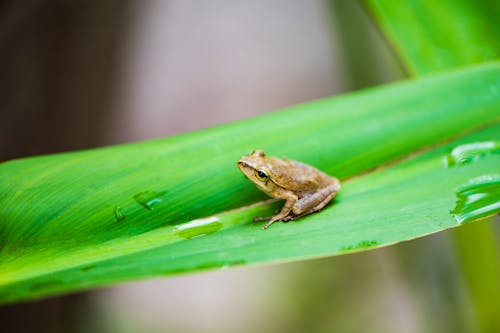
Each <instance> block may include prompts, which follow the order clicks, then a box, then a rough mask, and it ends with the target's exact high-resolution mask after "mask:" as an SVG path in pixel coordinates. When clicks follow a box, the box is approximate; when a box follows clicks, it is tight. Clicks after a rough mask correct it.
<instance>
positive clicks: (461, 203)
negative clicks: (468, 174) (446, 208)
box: [450, 174, 500, 223]
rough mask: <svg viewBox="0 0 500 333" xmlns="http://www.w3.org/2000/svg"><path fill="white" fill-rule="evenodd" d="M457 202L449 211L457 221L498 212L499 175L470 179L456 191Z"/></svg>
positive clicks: (466, 220) (468, 220) (499, 202)
mask: <svg viewBox="0 0 500 333" xmlns="http://www.w3.org/2000/svg"><path fill="white" fill-rule="evenodd" d="M455 194H456V196H457V203H456V205H455V208H454V209H453V210H451V211H450V213H451V215H452V216H453V217H454V218H455V220H456V221H457V222H458V223H466V222H470V221H473V220H476V219H479V218H483V217H487V216H491V215H494V214H498V213H499V212H500V175H497V174H494V175H484V176H480V177H477V178H474V179H472V180H470V181H469V182H468V183H467V184H466V185H464V186H461V187H459V188H458V189H457V190H456V192H455Z"/></svg>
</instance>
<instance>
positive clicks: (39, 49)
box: [0, 0, 500, 332]
mask: <svg viewBox="0 0 500 333" xmlns="http://www.w3.org/2000/svg"><path fill="white" fill-rule="evenodd" d="M0 68H1V71H2V76H0V109H1V110H2V118H3V121H2V122H1V124H0V154H1V155H0V161H3V160H8V159H12V158H17V157H23V156H31V155H37V154H45V153H54V152H60V151H68V150H76V149H85V148H92V147H98V146H103V145H108V144H117V143H122V142H129V141H136V140H144V139H149V138H153V137H160V136H168V135H173V134H177V133H182V132H185V131H190V130H195V129H199V128H204V127H208V126H213V125H216V124H221V123H225V122H228V121H233V120H237V119H242V118H245V117H249V116H252V115H256V114H260V113H264V112H270V111H273V110H275V109H278V108H281V107H285V106H288V105H292V104H296V103H300V102H304V101H308V100H311V99H316V98H320V97H324V96H330V95H335V94H340V93H343V92H347V91H353V90H358V89H362V88H366V87H370V86H375V85H379V84H383V83H387V82H392V81H397V80H400V79H403V78H404V77H405V75H406V74H405V70H404V69H403V68H402V66H401V65H400V63H399V60H398V58H397V56H396V53H395V51H393V50H392V49H391V48H390V47H389V45H388V44H387V42H386V40H385V39H384V38H383V36H382V35H381V34H380V31H379V30H378V29H377V27H376V26H375V25H374V23H373V22H372V21H371V20H370V17H369V15H368V13H367V12H366V11H365V10H364V8H363V7H362V5H361V4H360V3H358V2H355V1H343V0H330V1H319V0H314V1H308V0H289V1H287V0H273V1H264V0H258V1H251V2H243V1H230V0H214V1H203V0H189V1H182V0H169V1H167V0H165V1H161V0H151V1H138V0H136V1H131V0H128V1H118V0H110V1H81V0H74V1H62V0H61V1H57V0H53V1H44V0H34V1H31V2H29V3H28V2H24V3H21V2H16V1H6V2H4V3H3V4H2V5H0ZM201 162H202V161H201ZM498 237H499V230H498V216H497V221H490V222H487V223H486V222H483V223H476V224H471V225H466V226H463V227H461V228H459V229H457V230H451V231H447V232H443V233H440V234H437V235H432V236H428V237H425V238H423V239H418V240H414V241H411V242H407V243H403V244H400V245H396V246H392V247H389V248H384V249H381V250H376V251H370V252H364V253H359V254H353V255H347V256H341V257H333V258H328V259H320V260H311V261H306V262H300V263H290V264H280V265H269V266H257V267H245V268H236V269H229V270H226V271H222V272H208V273H199V274H194V275H187V276H179V277H173V278H168V279H157V280H150V281H144V282H136V283H129V284H124V285H120V286H117V287H112V288H106V289H101V290H96V291H92V292H86V293H80V294H75V295H70V296H65V297H58V298H52V299H48V300H44V301H38V302H29V303H23V304H18V305H11V306H3V307H0V323H1V324H2V327H3V328H5V329H6V331H8V332H10V331H13V332H14V331H15V332H255V331H259V332H495V331H497V330H500V319H498V318H497V315H496V313H495V312H496V311H495V310H496V309H497V307H498V306H497V304H498V299H499V298H496V296H500V295H498V290H499V288H500V287H499V283H500V282H499V281H498V280H496V277H498V276H500V271H499V270H500V263H499V262H498V255H499V249H498Z"/></svg>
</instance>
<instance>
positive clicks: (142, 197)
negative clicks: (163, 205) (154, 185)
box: [134, 191, 166, 210]
mask: <svg viewBox="0 0 500 333" xmlns="http://www.w3.org/2000/svg"><path fill="white" fill-rule="evenodd" d="M165 193H166V192H156V191H144V192H140V193H137V194H136V195H134V200H135V201H137V203H138V204H140V205H141V206H142V207H144V208H146V209H147V210H152V209H153V208H154V206H155V205H156V204H159V203H160V202H162V201H163V196H164V195H165Z"/></svg>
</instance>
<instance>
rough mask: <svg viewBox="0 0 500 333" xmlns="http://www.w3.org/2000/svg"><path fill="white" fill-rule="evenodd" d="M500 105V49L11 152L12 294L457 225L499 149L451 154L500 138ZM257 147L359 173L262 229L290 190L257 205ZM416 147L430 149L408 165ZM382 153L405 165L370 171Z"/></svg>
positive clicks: (343, 246) (2, 217)
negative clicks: (363, 83) (354, 83)
mask: <svg viewBox="0 0 500 333" xmlns="http://www.w3.org/2000/svg"><path fill="white" fill-rule="evenodd" d="M499 109H500V64H499V63H496V62H495V63H490V64H486V65H482V66H476V67H471V68H468V69H463V70H459V71H453V72H449V73H444V74H440V75H434V76H430V77H428V78H425V79H421V80H415V81H408V82H403V83H398V84H395V85H390V86H386V87H381V88H377V89H372V90H367V91H363V92H359V93H354V94H350V95H345V96H341V97H337V98H331V99H325V100H321V101H316V102H311V103H308V104H304V105H300V106H296V107H293V108H290V109H287V110H283V111H281V112H276V113H271V114H267V115H264V116H261V117H256V118H252V119H248V120H244V121H241V122H237V123H232V124H228V125H225V126H220V127H217V128H211V129H207V130H203V131H199V132H193V133H188V134H185V135H180V136H176V137H171V138H166V139H161V140H155V141H149V142H142V143H135V144H128V145H121V146H115V147H107V148H102V149H96V150H89V151H82V152H74V153H66V154H58V155H52V156H43V157H36V158H28V159H22V160H17V161H11V162H7V163H3V164H2V165H0V177H1V178H0V228H1V229H0V240H1V243H0V244H1V246H2V250H1V252H0V300H1V301H3V302H12V301H16V300H21V299H28V298H36V297H41V296H45V295H50V294H57V293H61V292H67V291H72V290H78V289H82V288H90V287H93V286H97V285H102V284H107V283H112V282H116V281H125V280H129V279H132V278H139V277H150V276H155V275H164V274H173V273H178V272H185V271H192V270H196V269H204V268H211V267H226V266H230V265H239V264H245V263H259V262H269V261H283V260H293V259H299V258H305V257H317V256H326V255H334V254H341V253H346V252H350V251H353V250H357V249H360V248H365V247H376V246H384V245H388V244H392V243H395V242H399V241H403V240H407V239H412V238H415V237H419V236H422V235H425V234H428V233H432V232H436V231H439V230H443V229H445V228H449V227H453V226H456V225H457V222H456V221H457V220H456V219H455V218H454V217H453V216H452V215H451V214H450V210H453V208H454V207H455V202H456V200H457V197H456V194H455V191H459V193H461V192H460V190H461V189H462V188H463V187H464V186H465V187H467V186H473V187H474V186H475V187H477V188H479V189H478V191H480V190H481V189H484V188H485V187H486V188H488V189H489V187H488V184H490V183H493V184H495V182H496V181H497V180H496V178H495V177H496V175H497V174H496V173H498V166H499V163H498V156H497V155H495V154H496V152H497V150H496V149H495V148H494V149H490V150H487V151H484V150H482V151H480V153H478V154H475V155H474V156H476V157H477V158H475V159H473V161H472V162H471V163H468V164H465V165H459V166H456V165H453V166H450V167H448V166H446V165H447V162H446V161H447V156H448V154H449V153H451V152H453V149H452V148H453V147H456V146H457V145H459V144H464V143H471V142H472V143H474V142H476V143H477V142H480V143H484V142H493V143H495V142H497V141H499V140H500V138H499V137H498V135H499V128H498V125H494V124H495V123H497V122H498V120H499V112H498V110H499ZM485 126H490V127H488V128H486V129H484V130H481V131H479V132H475V133H473V134H470V135H468V136H465V137H463V138H461V139H460V140H459V142H454V143H453V144H451V145H447V146H442V145H441V146H438V145H439V144H442V143H443V142H445V141H449V140H450V139H451V138H453V137H459V136H462V135H463V134H464V133H466V132H470V131H471V130H476V129H478V128H481V127H485ZM492 126H493V127H492ZM429 147H435V148H433V149H430V148H429ZM255 148H263V149H265V150H266V151H268V153H269V154H271V155H278V156H281V155H284V156H287V157H289V158H293V159H297V160H301V161H304V162H307V163H310V164H313V165H315V166H317V167H319V168H321V169H323V170H325V171H327V172H328V173H331V174H333V175H336V176H338V177H340V178H342V179H346V178H348V177H353V176H357V175H358V176H359V177H357V178H354V179H352V180H351V181H346V182H344V187H343V189H342V190H341V192H340V194H339V197H338V200H337V201H336V203H335V204H333V205H329V206H328V208H326V209H324V210H323V211H322V212H320V213H318V214H313V215H311V216H308V217H304V218H303V219H300V220H299V221H297V222H291V223H288V224H282V223H280V224H277V225H273V226H272V227H271V228H270V229H268V230H266V231H263V230H261V229H260V224H258V223H253V222H252V220H253V218H254V217H255V216H262V215H268V214H271V213H272V212H273V210H274V209H276V208H278V207H279V205H280V204H281V203H272V204H260V205H256V206H250V207H248V206H247V205H249V204H252V203H255V202H259V201H262V200H264V199H265V198H266V197H265V195H263V194H262V193H260V192H259V191H258V190H257V189H255V187H254V186H253V185H252V184H251V183H250V182H248V181H247V180H246V179H244V178H243V176H242V175H241V174H239V171H238V170H237V168H236V165H235V163H236V160H237V159H238V158H239V157H240V156H241V155H242V154H245V153H247V152H249V151H251V150H253V149H255ZM422 149H429V151H428V152H426V153H425V154H421V151H422ZM488 151H489V153H488ZM408 154H417V156H415V157H412V158H411V159H410V160H405V161H403V162H402V163H396V164H394V163H395V162H398V161H400V159H401V158H402V157H404V156H407V155H408ZM384 164H391V165H392V164H394V165H393V166H391V167H388V168H385V169H377V170H375V171H374V172H369V171H370V170H372V169H373V168H375V167H379V166H381V165H384ZM481 177H482V178H481ZM471 180H472V181H473V184H472V185H471V184H470V183H469V181H471ZM481 182H483V183H484V184H483V183H481ZM478 184H479V185H478ZM408 188H411V189H414V191H407V189H408ZM488 191H489V190H488ZM485 195H486V196H487V194H485ZM491 195H493V198H495V197H494V194H491ZM491 195H490V199H489V201H491V200H493V199H491ZM489 201H488V200H487V203H488V202H489ZM474 204H475V203H474ZM483 205H484V203H483ZM466 207H475V206H474V205H472V206H471V205H469V204H467V205H466ZM467 209H469V208H467ZM462 213H463V212H460V211H455V214H456V215H457V216H456V217H460V216H461V215H462ZM489 213H491V211H490V212H489ZM478 216H479V215H478ZM195 236H198V237H195Z"/></svg>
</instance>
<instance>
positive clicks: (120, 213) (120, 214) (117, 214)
mask: <svg viewBox="0 0 500 333" xmlns="http://www.w3.org/2000/svg"><path fill="white" fill-rule="evenodd" d="M115 220H116V222H120V221H123V220H125V214H124V213H123V210H122V208H121V207H120V206H116V207H115Z"/></svg>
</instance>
